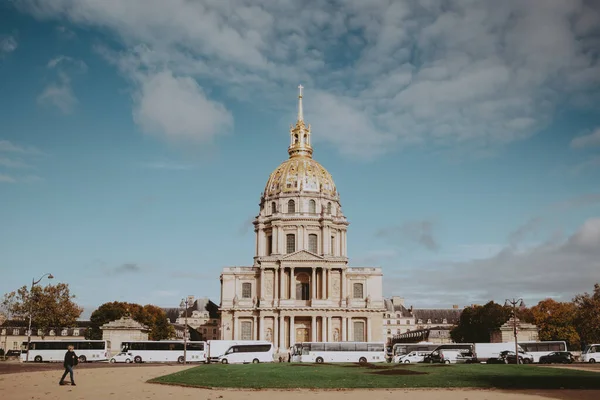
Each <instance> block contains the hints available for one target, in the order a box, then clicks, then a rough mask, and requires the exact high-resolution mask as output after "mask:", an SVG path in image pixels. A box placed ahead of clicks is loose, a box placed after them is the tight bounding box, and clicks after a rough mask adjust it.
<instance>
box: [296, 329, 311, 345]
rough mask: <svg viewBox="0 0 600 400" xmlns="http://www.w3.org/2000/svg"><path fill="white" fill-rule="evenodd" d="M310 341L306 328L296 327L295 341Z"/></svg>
mask: <svg viewBox="0 0 600 400" xmlns="http://www.w3.org/2000/svg"><path fill="white" fill-rule="evenodd" d="M301 342H310V339H309V338H308V328H296V343H301Z"/></svg>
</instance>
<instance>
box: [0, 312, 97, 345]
mask: <svg viewBox="0 0 600 400" xmlns="http://www.w3.org/2000/svg"><path fill="white" fill-rule="evenodd" d="M90 324H91V323H90V321H76V322H75V324H74V325H73V326H70V327H59V328H50V329H48V330H47V331H46V332H44V331H43V330H42V329H40V328H38V327H37V326H32V327H31V340H83V339H85V334H86V332H87V330H88V329H89V327H90ZM28 326H29V323H28V321H25V320H7V321H4V323H2V324H1V325H0V347H1V348H2V349H4V351H5V352H7V351H8V350H19V349H21V345H22V344H23V342H27V330H28Z"/></svg>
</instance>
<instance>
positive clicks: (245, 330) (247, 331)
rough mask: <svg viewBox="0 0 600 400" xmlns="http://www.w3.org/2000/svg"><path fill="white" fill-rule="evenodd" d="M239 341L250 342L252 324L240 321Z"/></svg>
mask: <svg viewBox="0 0 600 400" xmlns="http://www.w3.org/2000/svg"><path fill="white" fill-rule="evenodd" d="M241 340H252V322H250V321H242V338H241Z"/></svg>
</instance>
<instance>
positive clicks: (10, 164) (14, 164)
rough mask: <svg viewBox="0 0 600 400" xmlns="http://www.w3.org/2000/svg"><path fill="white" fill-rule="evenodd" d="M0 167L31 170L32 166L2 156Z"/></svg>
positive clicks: (0, 157)
mask: <svg viewBox="0 0 600 400" xmlns="http://www.w3.org/2000/svg"><path fill="white" fill-rule="evenodd" d="M0 166H2V167H6V168H25V169H27V168H31V165H29V164H27V163H25V162H23V161H21V160H18V159H14V158H8V157H2V156H0Z"/></svg>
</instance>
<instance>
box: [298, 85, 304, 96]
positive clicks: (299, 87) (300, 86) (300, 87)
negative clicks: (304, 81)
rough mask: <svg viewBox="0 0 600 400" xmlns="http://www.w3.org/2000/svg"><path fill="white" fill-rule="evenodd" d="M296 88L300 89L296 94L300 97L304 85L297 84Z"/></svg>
mask: <svg viewBox="0 0 600 400" xmlns="http://www.w3.org/2000/svg"><path fill="white" fill-rule="evenodd" d="M298 89H300V94H299V95H298V96H299V97H302V89H304V86H302V85H298Z"/></svg>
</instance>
